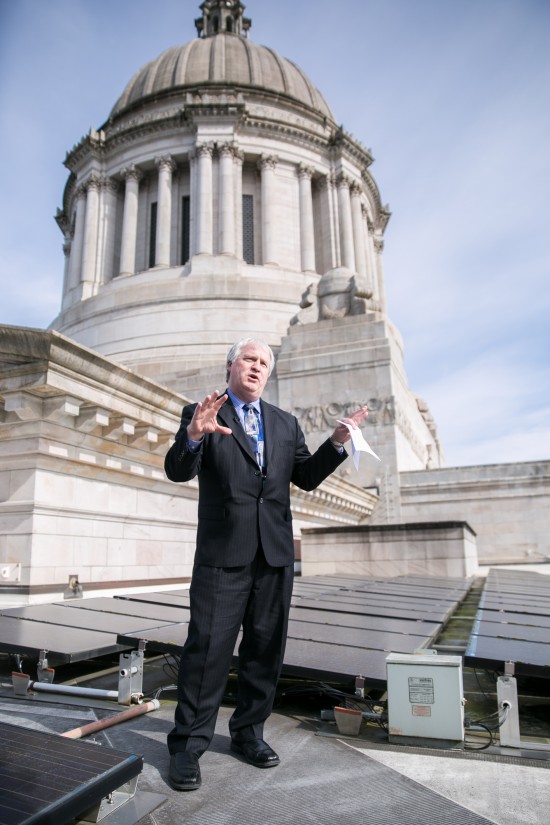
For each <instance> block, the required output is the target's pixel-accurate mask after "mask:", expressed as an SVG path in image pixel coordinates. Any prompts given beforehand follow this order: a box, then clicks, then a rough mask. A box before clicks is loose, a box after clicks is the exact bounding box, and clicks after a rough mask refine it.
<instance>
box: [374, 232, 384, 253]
mask: <svg viewBox="0 0 550 825" xmlns="http://www.w3.org/2000/svg"><path fill="white" fill-rule="evenodd" d="M373 241H374V248H375V250H376V251H377V252H378V253H379V254H380V253H382V252H383V251H384V240H383V238H380V237H378V235H376V234H375V235H374V239H373Z"/></svg>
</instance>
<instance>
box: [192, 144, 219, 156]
mask: <svg viewBox="0 0 550 825" xmlns="http://www.w3.org/2000/svg"><path fill="white" fill-rule="evenodd" d="M213 151H214V146H213V144H212V143H197V144H196V146H195V152H194V154H195V156H196V157H199V158H200V157H206V156H207V155H209V156H210V157H212V153H213Z"/></svg>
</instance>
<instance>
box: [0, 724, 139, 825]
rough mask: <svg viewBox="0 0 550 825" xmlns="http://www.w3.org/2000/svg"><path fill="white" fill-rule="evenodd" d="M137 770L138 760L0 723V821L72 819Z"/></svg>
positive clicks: (14, 824) (42, 823) (50, 824)
mask: <svg viewBox="0 0 550 825" xmlns="http://www.w3.org/2000/svg"><path fill="white" fill-rule="evenodd" d="M142 768H143V759H142V757H141V756H136V755H134V754H126V753H121V752H120V751H116V750H111V749H110V748H102V747H98V746H96V745H91V744H90V743H88V742H78V741H73V740H71V739H65V738H64V737H62V736H57V735H55V734H51V733H43V732H42V731H36V730H28V729H26V728H22V727H18V726H16V725H9V724H7V723H5V722H0V822H2V823H3V825H23V823H25V825H56V823H63V822H69V821H72V820H73V819H74V818H75V817H78V816H80V815H83V814H85V813H86V812H87V811H89V810H90V809H91V808H93V807H94V806H95V805H97V804H99V803H100V802H101V800H102V799H103V797H105V796H107V794H109V793H112V792H113V791H115V790H116V789H117V788H120V786H121V785H124V783H126V782H129V781H130V780H132V779H134V778H135V777H136V776H138V775H139V773H140V772H141V770H142Z"/></svg>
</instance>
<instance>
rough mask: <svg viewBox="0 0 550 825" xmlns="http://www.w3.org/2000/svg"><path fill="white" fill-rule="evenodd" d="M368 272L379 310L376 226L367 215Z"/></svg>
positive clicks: (376, 306)
mask: <svg viewBox="0 0 550 825" xmlns="http://www.w3.org/2000/svg"><path fill="white" fill-rule="evenodd" d="M367 270H368V276H367V277H368V281H369V283H370V284H371V287H372V299H373V301H374V305H375V308H376V309H378V308H379V306H380V296H379V294H378V281H377V274H376V259H375V252H374V225H373V223H372V221H371V219H370V218H369V217H368V215H367Z"/></svg>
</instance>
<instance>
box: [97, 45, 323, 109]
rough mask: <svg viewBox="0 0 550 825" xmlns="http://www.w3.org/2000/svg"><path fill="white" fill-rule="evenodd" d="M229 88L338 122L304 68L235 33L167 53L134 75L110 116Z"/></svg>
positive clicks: (169, 50)
mask: <svg viewBox="0 0 550 825" xmlns="http://www.w3.org/2000/svg"><path fill="white" fill-rule="evenodd" d="M225 85H227V86H231V87H237V88H240V89H244V90H247V91H254V92H255V93H258V94H261V95H266V94H267V95H269V96H271V95H274V94H275V95H283V96H285V97H288V98H292V99H294V100H296V101H298V102H299V103H301V104H302V105H304V106H307V107H308V108H310V109H313V110H315V111H317V112H320V113H321V114H323V115H324V116H326V117H328V118H330V119H331V120H334V116H333V114H332V112H331V110H330V108H329V106H328V104H327V102H326V101H325V99H324V97H323V95H322V94H321V93H320V92H319V90H318V89H317V88H316V87H315V86H314V85H313V84H312V82H311V81H310V79H309V78H308V76H307V75H306V74H305V72H303V71H302V69H300V67H299V66H297V65H296V64H295V63H293V62H292V61H290V60H287V59H286V58H284V57H281V56H280V55H278V54H277V52H275V51H273V49H269V48H267V47H266V46H258V45H256V44H255V43H253V42H252V41H251V40H250V39H249V38H245V37H242V36H241V35H239V34H236V33H234V32H231V33H228V32H219V33H218V34H216V35H211V36H207V37H198V38H196V39H195V40H191V41H190V42H189V43H186V44H184V45H183V46H175V47H173V48H171V49H168V50H167V51H165V52H163V53H162V54H161V55H160V56H159V57H157V58H156V60H152V61H151V62H150V63H147V65H146V66H143V68H141V69H140V70H139V71H138V72H137V73H136V74H135V75H134V77H133V78H132V79H131V80H130V82H129V83H128V85H127V86H126V88H125V89H124V91H123V93H122V95H121V96H120V97H119V99H118V100H117V102H116V103H115V105H114V107H113V109H112V111H111V115H110V117H111V118H115V117H116V116H117V115H119V114H120V113H122V112H124V111H125V110H126V109H128V108H135V107H136V106H139V105H140V104H141V103H143V102H146V101H147V100H149V99H151V98H158V97H159V96H172V95H174V94H181V93H183V92H185V91H187V90H189V89H195V88H197V87H201V88H203V89H204V88H205V89H208V87H209V86H212V87H220V86H225Z"/></svg>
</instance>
